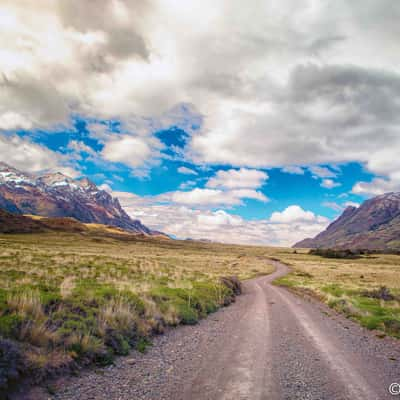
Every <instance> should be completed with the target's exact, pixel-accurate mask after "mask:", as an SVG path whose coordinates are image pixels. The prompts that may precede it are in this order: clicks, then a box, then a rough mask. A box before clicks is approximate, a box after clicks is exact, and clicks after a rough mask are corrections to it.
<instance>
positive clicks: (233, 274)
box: [0, 233, 272, 390]
mask: <svg viewBox="0 0 400 400" xmlns="http://www.w3.org/2000/svg"><path fill="white" fill-rule="evenodd" d="M265 252H266V249H265V248H261V247H258V248H257V247H245V246H228V245H218V244H210V243H198V242H192V241H186V242H178V241H172V240H161V239H160V240H153V239H141V238H137V239H132V238H128V239H126V240H121V239H120V240H116V239H114V238H109V237H96V236H87V235H86V236H85V235H80V234H77V233H37V234H20V235H0V390H1V389H3V390H5V389H6V388H7V387H9V385H11V384H12V383H13V382H17V381H18V380H19V379H21V378H22V377H24V376H30V377H33V379H34V380H35V381H39V380H41V379H42V378H43V377H45V376H47V375H48V374H49V373H52V374H53V373H57V371H58V372H61V371H66V370H72V369H74V368H76V367H78V366H80V365H85V364H90V363H97V364H101V365H104V364H109V363H111V362H112V360H113V358H114V357H115V356H116V355H126V354H128V352H129V351H130V350H131V349H132V348H136V349H138V350H140V351H144V350H145V348H146V347H147V346H148V345H150V340H151V335H152V334H155V333H161V332H163V330H164V329H165V328H166V327H168V326H175V325H178V324H194V323H196V322H197V321H198V320H199V319H200V318H203V317H205V316H206V315H207V314H209V313H211V312H214V311H215V310H217V309H218V308H219V307H221V306H224V305H228V304H229V303H231V302H232V301H233V300H234V297H235V295H236V294H238V293H239V291H240V283H239V279H246V278H250V277H253V276H256V275H259V274H266V273H270V272H271V271H272V267H271V266H270V265H269V264H268V263H267V262H266V261H265V258H264V257H263V256H264V255H265Z"/></svg>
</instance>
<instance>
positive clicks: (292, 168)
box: [282, 165, 304, 175]
mask: <svg viewBox="0 0 400 400" xmlns="http://www.w3.org/2000/svg"><path fill="white" fill-rule="evenodd" d="M282 172H286V173H287V174H294V175H304V169H303V168H301V167H299V166H297V165H288V166H287V167H284V168H282Z"/></svg>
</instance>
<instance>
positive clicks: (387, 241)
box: [293, 193, 400, 250]
mask: <svg viewBox="0 0 400 400" xmlns="http://www.w3.org/2000/svg"><path fill="white" fill-rule="evenodd" d="M293 247H303V248H341V249H343V248H346V249H372V250H387V249H399V248H400V193H386V194H383V195H380V196H377V197H374V198H371V199H369V200H366V201H365V202H364V203H363V204H361V205H360V206H359V207H353V206H349V207H347V208H346V209H345V210H344V212H343V214H342V215H341V216H340V217H339V218H338V219H336V220H335V221H334V222H332V223H331V224H330V225H329V226H328V228H327V229H326V230H325V231H323V232H321V233H319V234H318V235H317V236H316V237H315V238H313V239H310V238H308V239H304V240H302V241H301V242H298V243H296V244H295V245H294V246H293Z"/></svg>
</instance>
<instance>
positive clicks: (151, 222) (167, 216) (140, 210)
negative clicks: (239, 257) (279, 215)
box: [114, 192, 329, 246]
mask: <svg viewBox="0 0 400 400" xmlns="http://www.w3.org/2000/svg"><path fill="white" fill-rule="evenodd" d="M114 195H115V196H117V197H118V198H119V199H120V201H121V204H122V206H123V207H124V208H125V209H126V210H127V212H128V213H129V215H131V216H132V217H133V218H139V219H141V221H142V222H143V223H145V224H146V225H147V226H150V227H151V228H153V229H156V230H160V231H163V232H166V233H169V234H172V235H175V236H176V237H178V238H180V239H186V238H193V239H209V240H213V241H218V242H221V243H242V244H253V245H254V244H262V245H279V246H291V245H292V244H294V243H296V242H298V241H300V240H302V239H304V238H305V237H313V236H315V235H316V234H317V233H319V232H321V231H322V230H323V229H325V228H326V226H327V225H328V223H329V221H328V219H326V218H324V217H319V216H315V215H314V217H313V218H310V217H309V214H308V212H307V211H304V210H303V211H302V213H300V214H304V213H305V215H306V218H299V216H297V218H290V219H286V220H283V221H282V220H280V221H275V222H272V221H271V220H268V219H261V220H245V219H244V218H242V217H240V216H238V215H233V214H230V213H228V212H227V211H224V210H216V211H209V210H202V209H195V208H192V207H188V206H184V205H173V204H167V205H166V204H159V203H158V201H156V200H155V199H154V198H148V197H145V198H143V197H140V196H137V195H134V194H132V193H124V192H114ZM295 207H298V206H295ZM289 213H290V212H289ZM286 214H287V213H286ZM311 214H312V213H311Z"/></svg>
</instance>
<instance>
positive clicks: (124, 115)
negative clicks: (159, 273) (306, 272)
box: [0, 0, 400, 246]
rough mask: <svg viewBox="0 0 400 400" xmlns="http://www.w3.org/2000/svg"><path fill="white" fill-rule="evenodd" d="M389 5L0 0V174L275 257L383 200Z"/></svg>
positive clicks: (395, 96)
mask: <svg viewBox="0 0 400 400" xmlns="http://www.w3.org/2000/svg"><path fill="white" fill-rule="evenodd" d="M399 20H400V2H397V1H393V0H352V1H348V0H280V1H265V0H264V1H261V0H247V1H246V2H243V1H240V0H219V1H215V0H202V1H196V0H186V1H178V0H140V1H137V0H92V1H90V2H89V1H87V2H82V1H79V0H58V1H53V0H32V1H31V0H10V1H9V0H2V1H1V3H0V85H1V89H0V161H4V162H6V163H8V164H10V165H12V166H14V167H17V168H19V169H21V170H23V171H27V172H31V173H37V174H41V173H44V172H49V171H61V172H63V173H65V174H67V175H69V176H71V177H77V178H78V177H80V176H87V177H89V178H90V179H91V180H93V181H94V182H95V183H96V184H97V185H98V186H100V187H101V188H103V189H104V190H107V191H108V192H110V193H111V194H112V195H113V196H116V197H118V198H119V199H120V202H121V204H122V205H123V207H125V209H126V210H127V212H128V213H129V214H130V215H131V216H132V217H133V218H138V219H140V220H141V221H142V222H143V223H145V224H147V225H148V226H150V227H151V228H153V229H158V230H161V231H163V232H166V233H168V234H170V235H171V236H173V237H176V238H194V239H200V238H204V239H210V240H215V241H221V242H232V243H247V244H266V245H282V246H287V245H291V244H293V243H295V242H296V241H298V240H301V239H303V238H305V237H310V236H311V237H312V236H314V235H316V234H317V233H319V232H320V231H321V230H323V229H324V228H325V227H326V226H327V225H328V224H329V223H330V222H331V221H332V220H334V219H335V218H336V217H337V216H338V215H340V213H341V212H342V211H343V209H344V208H345V207H347V206H349V205H352V206H357V205H359V204H360V203H362V202H363V201H364V200H365V199H366V198H368V197H371V196H375V195H379V194H382V193H385V192H390V191H399V190H400V157H399V153H400V130H399V128H400V70H399V66H400V44H399V43H400V42H399V40H398V38H399V37H400V24H399V23H398V21H399Z"/></svg>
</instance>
